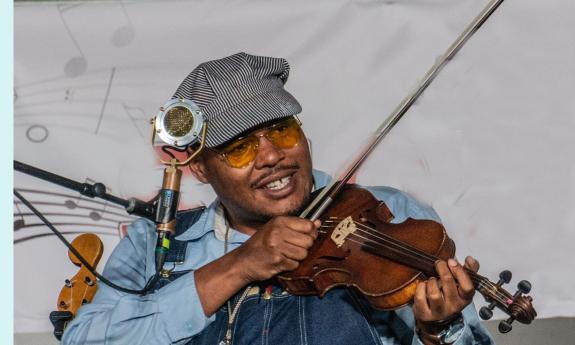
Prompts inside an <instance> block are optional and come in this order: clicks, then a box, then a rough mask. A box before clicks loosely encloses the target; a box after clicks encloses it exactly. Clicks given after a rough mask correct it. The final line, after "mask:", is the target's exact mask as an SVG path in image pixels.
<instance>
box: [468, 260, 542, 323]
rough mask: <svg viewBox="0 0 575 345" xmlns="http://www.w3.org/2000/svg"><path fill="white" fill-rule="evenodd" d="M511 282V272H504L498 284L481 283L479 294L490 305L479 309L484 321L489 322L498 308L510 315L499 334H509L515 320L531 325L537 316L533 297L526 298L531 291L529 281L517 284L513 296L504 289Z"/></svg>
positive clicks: (504, 321) (500, 275)
mask: <svg viewBox="0 0 575 345" xmlns="http://www.w3.org/2000/svg"><path fill="white" fill-rule="evenodd" d="M510 281H511V272H510V271H507V270H505V271H503V272H501V273H500V274H499V281H498V282H497V283H496V284H493V283H491V282H489V283H488V284H485V282H481V285H480V286H479V289H478V290H479V292H480V293H481V294H482V295H483V297H485V300H486V301H487V302H489V305H487V306H484V307H481V309H479V316H480V317H481V318H482V319H483V320H489V319H491V317H492V316H493V309H494V308H495V307H497V308H498V309H500V310H502V311H503V312H504V313H505V314H507V315H509V318H508V319H507V320H503V321H501V322H500V323H499V327H498V329H499V332H501V333H507V332H509V331H511V329H512V328H513V327H512V326H511V323H512V322H513V321H515V320H517V321H519V322H521V323H524V324H529V323H531V321H533V319H535V317H536V316H537V312H536V311H535V309H534V308H533V304H532V301H533V299H532V298H531V296H525V294H528V293H529V292H530V291H531V283H530V282H528V281H527V280H522V281H520V282H519V283H518V284H517V291H516V292H515V294H513V296H511V294H510V293H509V292H507V291H506V290H505V289H503V288H502V286H503V284H507V283H509V282H510Z"/></svg>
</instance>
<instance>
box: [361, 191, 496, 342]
mask: <svg viewBox="0 0 575 345" xmlns="http://www.w3.org/2000/svg"><path fill="white" fill-rule="evenodd" d="M367 189H368V190H369V191H370V192H372V193H373V194H374V196H375V197H376V198H377V199H379V200H382V201H384V202H385V204H386V205H387V207H388V208H389V210H390V211H391V213H392V214H393V215H394V219H393V223H401V222H403V221H405V220H406V219H407V218H413V219H427V220H434V221H437V222H441V220H440V218H439V216H438V215H437V213H436V212H435V210H433V208H431V207H430V206H427V205H424V204H422V203H420V202H418V201H417V200H416V199H415V198H413V197H412V196H410V195H408V194H405V193H403V192H401V191H399V190H397V189H394V188H390V187H368V188H367ZM462 314H463V321H464V329H463V332H462V333H461V334H460V335H459V337H458V338H457V340H456V341H455V343H454V345H492V344H495V342H494V340H493V338H492V337H491V335H490V334H489V332H488V331H487V329H486V328H485V327H484V326H483V325H482V324H481V322H480V321H479V318H478V316H477V312H476V310H475V306H474V304H473V303H471V304H469V305H468V306H467V307H465V308H464V309H463V311H462ZM373 319H374V320H375V322H376V328H377V330H378V332H379V334H380V337H381V339H382V342H383V343H384V344H398V342H399V344H405V345H407V344H411V345H423V342H422V341H421V339H419V336H418V335H417V333H416V330H415V317H414V315H413V311H412V308H411V306H406V307H403V308H400V309H398V310H395V311H394V312H377V311H376V312H375V313H374V315H373Z"/></svg>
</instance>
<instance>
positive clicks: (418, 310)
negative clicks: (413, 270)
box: [413, 281, 431, 321]
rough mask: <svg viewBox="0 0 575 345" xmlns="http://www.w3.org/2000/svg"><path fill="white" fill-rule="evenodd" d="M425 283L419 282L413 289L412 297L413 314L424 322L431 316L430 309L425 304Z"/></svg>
mask: <svg viewBox="0 0 575 345" xmlns="http://www.w3.org/2000/svg"><path fill="white" fill-rule="evenodd" d="M426 291H427V282H424V281H422V282H419V283H418V284H417V287H416V288H415V295H414V296H413V312H414V313H415V314H416V315H417V316H418V317H419V318H420V319H422V320H426V321H428V320H427V319H428V318H429V315H431V309H429V304H428V303H427V292H426Z"/></svg>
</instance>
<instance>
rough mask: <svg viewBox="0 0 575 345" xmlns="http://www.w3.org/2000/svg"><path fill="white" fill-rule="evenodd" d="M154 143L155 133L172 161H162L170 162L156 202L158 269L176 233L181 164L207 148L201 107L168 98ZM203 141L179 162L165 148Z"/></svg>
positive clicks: (155, 127)
mask: <svg viewBox="0 0 575 345" xmlns="http://www.w3.org/2000/svg"><path fill="white" fill-rule="evenodd" d="M151 123H152V126H153V132H152V145H154V142H155V138H156V135H157V136H158V138H160V139H161V140H162V141H163V142H164V143H166V144H167V146H164V147H162V150H163V151H164V152H165V153H167V154H168V155H170V156H171V160H170V161H164V160H162V159H161V158H160V162H162V163H163V164H165V165H167V167H166V168H165V169H164V177H163V182H162V189H161V190H160V192H159V193H158V197H157V200H156V202H155V206H156V207H155V213H154V222H155V223H156V231H157V233H158V238H157V241H156V249H155V263H156V272H158V273H159V272H160V271H161V270H162V267H163V266H164V261H165V259H166V254H167V253H168V251H169V249H170V238H171V237H172V236H173V235H174V234H175V233H176V212H177V211H178V202H179V199H180V182H181V180H182V171H181V170H180V169H179V168H178V166H182V165H186V164H188V163H189V162H190V161H191V160H192V159H193V158H194V157H195V156H196V155H198V154H199V153H200V152H201V151H202V149H203V148H204V142H205V137H206V129H207V123H206V121H205V119H204V116H203V114H202V111H201V110H200V108H199V107H198V106H197V105H196V104H195V103H194V102H192V101H191V100H187V99H182V98H176V99H172V100H170V101H168V102H167V103H166V104H165V105H164V106H163V107H160V111H159V112H158V114H157V115H156V117H155V118H154V119H152V121H151ZM198 142H200V146H199V147H198V148H197V149H195V150H194V152H193V154H192V155H191V156H190V157H188V158H187V159H186V160H185V161H184V162H180V161H178V160H177V159H176V157H175V156H174V155H173V154H171V153H170V152H169V151H167V150H166V149H167V148H169V147H172V148H174V149H175V150H177V151H179V152H182V151H184V150H185V149H186V148H188V147H190V146H191V145H194V144H196V143H198Z"/></svg>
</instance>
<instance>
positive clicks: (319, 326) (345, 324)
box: [158, 208, 412, 345]
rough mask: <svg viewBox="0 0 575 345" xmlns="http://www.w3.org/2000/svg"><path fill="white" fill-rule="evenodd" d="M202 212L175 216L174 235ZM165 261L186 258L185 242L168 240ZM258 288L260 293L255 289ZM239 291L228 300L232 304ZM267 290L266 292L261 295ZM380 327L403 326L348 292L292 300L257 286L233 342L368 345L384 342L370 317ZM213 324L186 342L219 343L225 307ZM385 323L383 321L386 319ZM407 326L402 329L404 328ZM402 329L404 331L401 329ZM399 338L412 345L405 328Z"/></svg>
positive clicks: (243, 308)
mask: <svg viewBox="0 0 575 345" xmlns="http://www.w3.org/2000/svg"><path fill="white" fill-rule="evenodd" d="M202 212H203V208H202V209H193V210H190V211H185V212H181V213H179V214H178V216H177V229H176V233H177V235H179V234H180V233H182V232H183V231H185V230H186V229H187V228H189V226H190V225H192V224H193V223H194V222H196V221H197V220H198V218H199V216H200V215H201V213H202ZM172 242H173V243H172V244H171V248H170V252H169V253H168V257H167V259H166V261H168V262H169V261H171V262H178V261H184V260H185V253H186V245H187V242H185V241H177V240H172ZM188 272H189V271H181V272H173V273H172V274H171V275H170V276H169V277H168V278H162V279H161V280H160V283H159V284H158V288H161V287H163V286H165V285H166V284H168V283H170V282H171V281H174V280H175V279H177V278H178V277H180V276H182V275H183V274H186V273H188ZM258 290H259V291H258ZM242 292H243V290H242V291H239V292H238V293H237V294H236V296H234V297H233V298H232V300H231V302H232V308H233V307H234V306H235V305H236V302H237V300H238V299H239V298H240V295H241V294H242ZM264 292H265V293H264ZM375 313H377V320H378V323H379V324H380V325H382V327H384V328H387V332H388V333H389V332H391V330H390V329H389V328H388V326H386V323H391V322H394V323H396V324H395V326H396V328H397V327H400V328H401V327H402V325H403V324H400V323H399V322H398V320H397V318H393V316H394V314H393V313H388V312H381V311H375V310H374V309H373V308H371V307H370V306H369V304H368V302H367V301H366V300H365V299H364V298H363V297H362V296H360V295H358V294H357V293H356V292H355V291H353V290H351V289H345V288H342V289H334V290H331V291H329V292H328V293H327V294H326V295H325V296H324V298H319V297H317V296H294V295H291V294H289V293H287V292H285V291H284V290H283V289H282V287H281V286H279V285H277V284H274V283H273V282H262V283H260V284H259V285H255V286H254V287H253V288H252V289H251V290H250V293H248V297H247V298H246V299H245V300H244V301H243V303H242V304H241V306H240V307H239V310H238V312H237V315H236V320H235V322H234V324H233V328H232V332H233V336H232V343H233V344H237V345H238V344H239V345H247V344H250V345H251V344H262V345H268V344H270V345H277V344H290V345H291V344H301V345H334V344H346V345H347V344H353V345H364V344H365V345H368V344H369V345H372V344H380V345H381V344H383V343H382V341H381V340H380V338H379V335H378V332H377V330H376V328H375V326H374V324H375V322H374V320H373V319H372V316H373V315H376V314H375ZM215 318H216V319H215V321H214V322H212V323H211V324H210V325H209V326H208V327H206V328H205V329H204V330H203V331H202V332H200V333H199V334H197V335H195V336H193V337H192V338H191V339H190V340H189V341H188V342H187V343H186V344H188V345H192V344H193V345H196V344H202V345H203V344H209V345H218V344H219V343H220V341H222V339H224V335H225V333H226V330H227V322H228V310H227V306H226V305H224V306H223V307H221V308H220V310H218V312H217V313H216V315H215ZM386 319H387V320H386ZM404 327H406V326H404ZM402 331H403V330H402ZM405 331H406V332H400V333H402V336H403V338H405V339H400V340H401V343H402V344H411V337H412V335H410V334H412V332H411V331H410V330H407V329H406V330H405Z"/></svg>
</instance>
